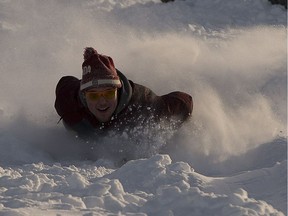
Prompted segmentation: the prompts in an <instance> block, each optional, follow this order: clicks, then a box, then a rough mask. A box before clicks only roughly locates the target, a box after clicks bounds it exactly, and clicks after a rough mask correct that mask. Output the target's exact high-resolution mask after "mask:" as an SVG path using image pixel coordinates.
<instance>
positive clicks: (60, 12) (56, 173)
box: [0, 0, 287, 216]
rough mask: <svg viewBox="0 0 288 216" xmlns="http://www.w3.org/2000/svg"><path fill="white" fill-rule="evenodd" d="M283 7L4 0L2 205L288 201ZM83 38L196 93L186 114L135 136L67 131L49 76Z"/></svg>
mask: <svg viewBox="0 0 288 216" xmlns="http://www.w3.org/2000/svg"><path fill="white" fill-rule="evenodd" d="M286 21H287V11H286V10H285V9H284V7H282V6H280V5H273V6H272V5H271V4H270V3H269V2H268V0H175V1H174V2H170V3H167V4H164V3H161V2H160V0H109V1H108V0H107V1H103V0H83V1H76V0H61V1H60V0H51V1H37V0H25V1H19V0H1V1H0V48H1V53H0V57H1V58H0V73H1V79H0V86H1V91H0V215H1V216H2V215H3V216H10V215H13V216H14V215H16V216H17V215H21V216H22V215H85V216H90V215H91V216H92V215H97V216H98V215H101V216H102V215H109V216H110V215H130V216H131V215H135V216H136V215H137V216H144V215H149V216H150V215H157V216H162V215H163V216H164V215H165V216H167V215H169V216H172V215H175V216H176V215H179V216H187V215H193V216H197V215H201V216H202V215H217V216H218V215H226V216H228V215H229V216H231V215H235V216H236V215H239V216H240V215H241V216H242V215H287V24H286ZM86 46H93V47H95V48H96V49H97V50H98V51H99V52H100V53H104V54H106V55H110V56H112V57H113V59H114V62H115V64H116V66H117V67H118V69H120V70H121V71H123V72H124V73H125V74H126V75H127V76H128V78H129V79H132V80H134V81H135V82H138V83H141V84H143V85H146V86H148V87H150V88H151V89H153V90H154V91H155V92H156V93H157V94H165V93H168V92H171V91H174V90H181V91H185V92H188V93H190V94H191V95H192V96H193V98H194V105H195V107H194V112H193V116H192V119H191V121H189V122H188V123H187V124H185V125H184V126H183V127H182V128H181V130H180V131H178V132H177V133H176V134H174V136H173V137H172V138H171V139H170V140H168V141H167V140H166V139H165V138H166V137H167V136H170V134H169V133H168V134H167V133H163V134H162V133H157V132H155V131H149V130H147V128H146V129H143V130H145V131H143V134H145V135H147V139H143V140H141V141H140V144H141V145H140V146H139V143H134V142H133V141H132V142H131V141H129V137H128V135H127V134H125V133H124V134H123V136H121V137H116V138H115V137H107V139H103V140H100V141H98V142H97V143H93V142H92V143H84V142H82V141H79V140H77V139H75V137H74V136H73V135H71V134H67V133H66V131H65V129H64V128H63V126H62V124H57V121H58V120H59V118H58V116H57V114H56V112H55V110H54V107H53V104H54V99H55V95H54V91H55V86H56V83H57V81H58V80H59V79H60V77H61V76H64V75H73V76H77V77H80V76H81V64H82V52H83V48H84V47H86ZM138 133H139V132H138ZM150 133H151V134H150ZM154 134H157V136H156V137H153V136H154ZM138 141H139V140H138ZM166 141H167V142H166ZM163 144H165V148H164V149H162V150H161V151H160V150H159V148H160V147H163ZM146 150H147V152H148V153H147V155H146V157H143V156H145V153H146V152H145V151H146ZM95 156H98V157H100V158H99V159H98V160H88V159H91V158H92V159H93V158H95ZM124 158H126V159H128V160H130V161H128V162H127V163H126V164H124V165H123V159H124ZM121 165H122V166H121Z"/></svg>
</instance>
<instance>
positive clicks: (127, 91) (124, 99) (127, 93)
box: [115, 69, 132, 115]
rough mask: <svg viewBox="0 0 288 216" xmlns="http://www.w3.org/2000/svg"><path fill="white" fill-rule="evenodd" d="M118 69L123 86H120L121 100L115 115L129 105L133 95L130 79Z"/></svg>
mask: <svg viewBox="0 0 288 216" xmlns="http://www.w3.org/2000/svg"><path fill="white" fill-rule="evenodd" d="M116 71H117V74H118V76H119V77H120V81H121V83H122V87H121V88H120V94H119V101H118V105H117V108H116V110H115V115H117V114H118V113H120V112H121V111H122V110H123V109H124V108H125V107H127V106H128V104H129V102H130V100H131V97H132V86H131V84H130V82H129V80H128V79H127V78H126V76H124V74H122V73H121V72H120V71H119V70H118V69H116Z"/></svg>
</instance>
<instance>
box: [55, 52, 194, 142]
mask: <svg viewBox="0 0 288 216" xmlns="http://www.w3.org/2000/svg"><path fill="white" fill-rule="evenodd" d="M82 70H83V74H82V79H81V80H79V79H77V78H75V77H72V76H65V77H62V78H61V79H60V81H59V82H58V84H57V87H56V101H55V109H56V111H57V113H58V114H59V116H61V119H63V123H64V126H65V127H66V128H67V129H70V130H72V131H75V132H76V133H77V134H78V136H79V137H82V138H84V139H85V138H87V137H91V136H92V135H93V136H95V135H96V136H98V135H104V136H105V134H107V132H109V131H116V132H121V131H122V132H123V131H129V130H130V131H131V130H134V131H135V128H138V127H137V126H139V125H141V124H143V125H146V124H150V122H151V121H153V122H160V120H162V119H165V120H166V121H168V122H170V121H172V119H173V122H174V123H173V124H174V126H175V127H176V128H178V127H179V126H180V125H181V124H182V123H183V122H184V121H185V120H187V119H188V118H189V116H190V115H191V113H192V109H193V101H192V97H191V96H190V95H188V94H186V93H183V92H179V91H177V92H172V93H170V94H166V95H163V96H157V95H156V94H155V93H153V92H152V91H151V90H150V89H148V88H147V87H144V86H142V85H139V84H136V83H134V82H133V81H131V80H128V79H127V78H126V77H125V76H124V75H123V74H122V73H121V72H120V71H119V70H117V69H116V68H115V66H114V63H113V60H112V58H111V57H109V56H106V55H102V54H98V52H97V51H96V50H95V49H94V48H92V47H87V48H85V51H84V62H83V64H82ZM174 120H175V121H174ZM175 122H176V123H175Z"/></svg>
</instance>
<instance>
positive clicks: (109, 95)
mask: <svg viewBox="0 0 288 216" xmlns="http://www.w3.org/2000/svg"><path fill="white" fill-rule="evenodd" d="M116 94H117V89H111V90H105V91H87V92H85V97H86V99H88V100H90V101H98V100H99V99H100V98H101V97H103V98H105V99H107V100H111V99H114V98H115V96H116Z"/></svg>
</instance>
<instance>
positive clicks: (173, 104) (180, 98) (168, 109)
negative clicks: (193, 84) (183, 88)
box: [160, 91, 193, 121]
mask: <svg viewBox="0 0 288 216" xmlns="http://www.w3.org/2000/svg"><path fill="white" fill-rule="evenodd" d="M161 101H162V103H161V106H160V107H161V108H160V111H161V113H160V115H162V116H167V117H173V116H174V117H177V118H179V120H181V121H185V120H186V119H188V118H189V117H190V116H191V114H192V111H193V99H192V97H191V96H190V95H189V94H186V93H184V92H179V91H175V92H171V93H169V94H166V95H163V96H161Z"/></svg>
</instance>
